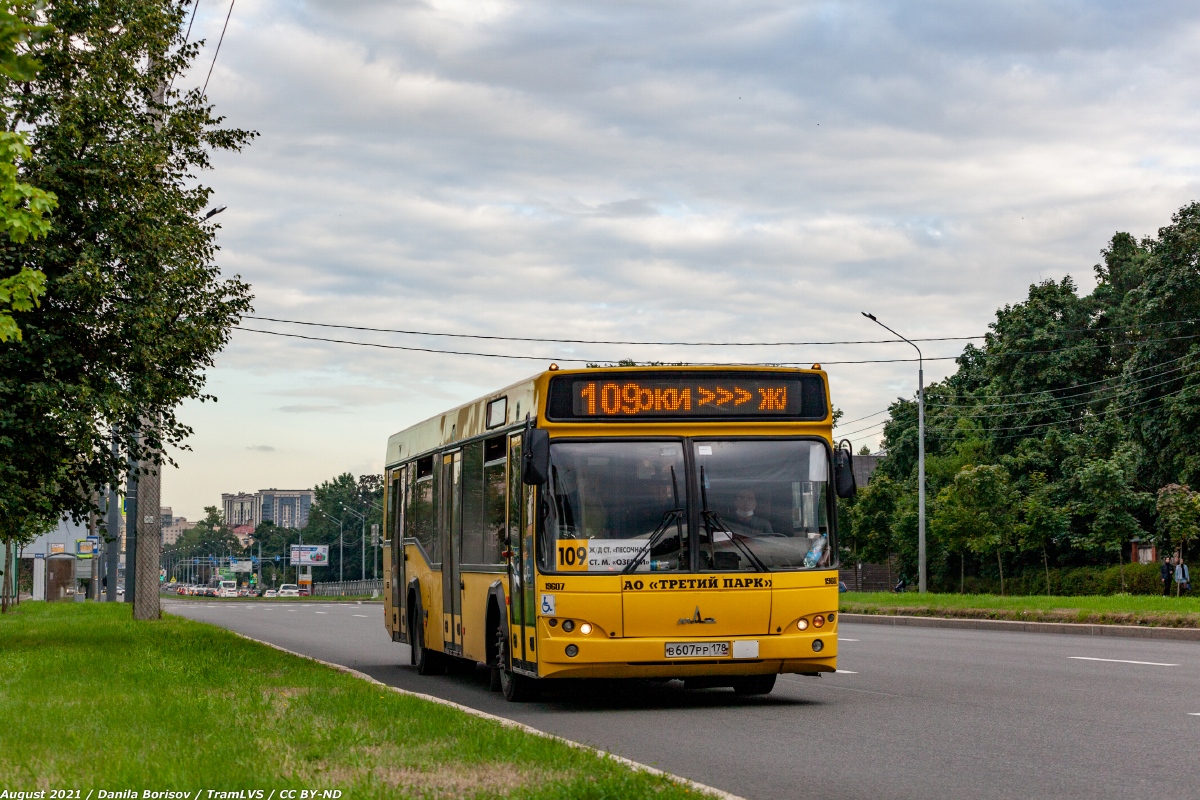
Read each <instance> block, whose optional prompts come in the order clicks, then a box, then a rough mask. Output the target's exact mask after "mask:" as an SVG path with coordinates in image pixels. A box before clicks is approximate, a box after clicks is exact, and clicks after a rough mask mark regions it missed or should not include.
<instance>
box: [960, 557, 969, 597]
mask: <svg viewBox="0 0 1200 800" xmlns="http://www.w3.org/2000/svg"><path fill="white" fill-rule="evenodd" d="M958 593H959V594H966V593H967V554H966V553H959V555H958Z"/></svg>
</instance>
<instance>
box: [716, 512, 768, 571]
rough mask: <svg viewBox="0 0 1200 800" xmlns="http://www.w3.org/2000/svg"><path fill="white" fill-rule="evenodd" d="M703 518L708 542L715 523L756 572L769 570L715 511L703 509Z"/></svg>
mask: <svg viewBox="0 0 1200 800" xmlns="http://www.w3.org/2000/svg"><path fill="white" fill-rule="evenodd" d="M704 520H705V522H706V523H707V524H706V526H705V527H707V528H708V540H709V542H712V541H713V527H714V525H715V526H716V528H717V529H718V530H720V531H722V532H724V533H728V534H729V541H731V542H733V546H734V547H736V548H737V549H738V550H740V551H741V552H742V553H743V554H744V555H745V556H746V559H747V560H748V561H749V562H750V563H751V564H753V565H754V569H755V571H756V572H770V570H769V569H767V565H766V564H764V563H763V562H762V560H761V559H759V557H758V556H756V555H754V551H753V550H751V549H750V545H748V544H746V543H745V542H744V541H741V540H739V539H738V535H737V533H735V532H734V530H733V528H731V527H729V524H728V523H726V522H725V520H723V519H721V518H720V517H719V516H717V512H715V511H708V510H705V511H704Z"/></svg>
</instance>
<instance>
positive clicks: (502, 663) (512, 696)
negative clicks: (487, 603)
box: [495, 625, 537, 703]
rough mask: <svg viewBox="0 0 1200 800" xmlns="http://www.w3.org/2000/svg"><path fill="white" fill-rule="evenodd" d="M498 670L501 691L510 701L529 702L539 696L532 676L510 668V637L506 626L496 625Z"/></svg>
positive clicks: (496, 667)
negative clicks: (505, 630)
mask: <svg viewBox="0 0 1200 800" xmlns="http://www.w3.org/2000/svg"><path fill="white" fill-rule="evenodd" d="M495 669H496V671H497V672H498V673H499V679H500V681H499V682H500V691H501V692H503V693H504V699H505V700H507V701H509V702H510V703H527V702H529V701H530V700H533V699H535V698H536V697H537V688H536V687H535V685H534V682H533V679H532V678H527V677H525V676H524V675H518V674H517V673H515V672H513V671H512V669H510V668H509V662H508V637H507V636H506V635H505V633H504V626H502V625H497V626H496V666H495Z"/></svg>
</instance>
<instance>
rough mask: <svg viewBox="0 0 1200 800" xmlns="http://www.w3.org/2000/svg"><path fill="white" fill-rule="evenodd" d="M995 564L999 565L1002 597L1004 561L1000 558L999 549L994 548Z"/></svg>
mask: <svg viewBox="0 0 1200 800" xmlns="http://www.w3.org/2000/svg"><path fill="white" fill-rule="evenodd" d="M996 564H997V566H999V567H1000V596H1001V597H1004V561H1003V560H1001V558H1000V551H999V550H996Z"/></svg>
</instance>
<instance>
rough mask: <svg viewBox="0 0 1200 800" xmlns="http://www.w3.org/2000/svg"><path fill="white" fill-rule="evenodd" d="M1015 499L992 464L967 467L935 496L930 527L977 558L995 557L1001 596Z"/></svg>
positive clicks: (1000, 469)
mask: <svg viewBox="0 0 1200 800" xmlns="http://www.w3.org/2000/svg"><path fill="white" fill-rule="evenodd" d="M1016 505H1017V495H1016V492H1015V491H1014V490H1013V488H1012V483H1011V481H1010V480H1009V477H1008V473H1007V472H1005V471H1004V468H1003V467H1000V466H997V465H995V464H982V465H980V466H977V467H975V466H966V467H964V468H963V469H962V470H961V471H960V472H959V473H958V474H957V475H955V476H954V481H953V482H952V483H951V484H950V485H949V486H947V487H946V488H944V489H942V491H941V492H939V493H938V496H937V503H936V506H935V508H936V510H935V512H934V515H933V519H932V520H931V527H932V529H933V531H934V533H935V535H936V536H938V537H939V538H942V539H944V540H945V541H948V542H953V543H954V544H955V546H958V547H962V546H965V547H966V548H967V549H969V550H971V552H973V553H977V554H979V555H980V556H983V555H990V554H992V553H995V555H996V565H997V566H998V567H999V569H1000V594H1002V595H1003V594H1004V559H1003V554H1004V552H1005V550H1007V549H1009V548H1010V547H1011V546H1012V542H1013V529H1014V527H1015V522H1016Z"/></svg>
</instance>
